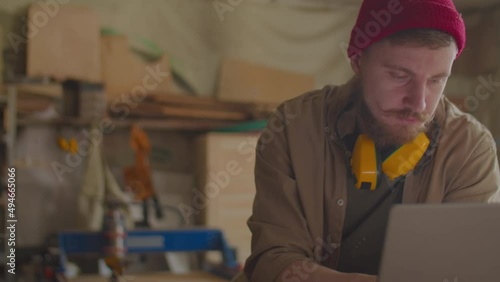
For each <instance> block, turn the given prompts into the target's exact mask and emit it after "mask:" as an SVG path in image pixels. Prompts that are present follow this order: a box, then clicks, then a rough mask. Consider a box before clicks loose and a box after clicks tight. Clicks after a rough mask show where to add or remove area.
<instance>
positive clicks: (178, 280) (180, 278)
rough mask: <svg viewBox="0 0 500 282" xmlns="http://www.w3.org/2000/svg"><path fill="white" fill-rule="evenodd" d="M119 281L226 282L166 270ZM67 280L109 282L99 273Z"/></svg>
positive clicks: (71, 281)
mask: <svg viewBox="0 0 500 282" xmlns="http://www.w3.org/2000/svg"><path fill="white" fill-rule="evenodd" d="M119 281H120V282H174V281H175V282H227V280H224V279H222V278H219V277H217V276H214V275H211V274H208V273H203V272H196V273H190V274H172V273H168V272H155V273H145V274H137V275H125V276H123V277H122V278H120V280H119ZM69 282H109V279H108V278H106V277H102V276H99V275H84V276H80V277H77V278H74V279H70V280H69Z"/></svg>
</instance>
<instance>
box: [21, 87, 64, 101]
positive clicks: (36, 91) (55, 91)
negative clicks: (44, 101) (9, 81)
mask: <svg viewBox="0 0 500 282" xmlns="http://www.w3.org/2000/svg"><path fill="white" fill-rule="evenodd" d="M16 87H17V91H18V95H23V94H30V95H37V96H42V97H46V98H52V99H62V94H63V89H62V85H61V84H55V83H52V84H27V83H24V84H18V85H16Z"/></svg>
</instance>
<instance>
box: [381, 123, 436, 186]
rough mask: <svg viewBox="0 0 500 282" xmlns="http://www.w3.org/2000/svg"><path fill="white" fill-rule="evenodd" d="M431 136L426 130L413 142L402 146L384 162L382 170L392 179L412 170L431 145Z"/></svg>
mask: <svg viewBox="0 0 500 282" xmlns="http://www.w3.org/2000/svg"><path fill="white" fill-rule="evenodd" d="M429 143H430V141H429V138H427V135H425V133H424V132H422V133H420V134H419V135H418V136H417V137H416V138H415V139H414V140H413V141H412V142H410V143H408V144H405V145H403V146H401V147H400V148H399V149H397V150H396V151H395V152H394V153H392V154H391V155H390V156H389V157H388V158H387V159H385V160H384V162H383V163H382V171H383V172H384V174H385V175H387V177H389V179H390V180H394V179H396V178H398V177H400V176H403V175H406V174H407V173H408V172H410V171H412V170H413V169H414V168H415V166H416V165H417V163H418V162H419V161H420V159H421V158H422V157H423V155H424V153H425V151H426V150H427V148H428V147H429Z"/></svg>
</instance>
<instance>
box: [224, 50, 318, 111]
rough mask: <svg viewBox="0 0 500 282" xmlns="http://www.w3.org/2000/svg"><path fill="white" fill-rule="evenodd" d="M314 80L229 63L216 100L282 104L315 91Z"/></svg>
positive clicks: (225, 62) (248, 64)
mask: <svg viewBox="0 0 500 282" xmlns="http://www.w3.org/2000/svg"><path fill="white" fill-rule="evenodd" d="M314 83H315V81H314V77H312V76H309V75H306V74H299V73H295V72H290V71H286V70H281V69H277V68H272V67H268V66H263V65H258V64H253V63H249V62H245V61H241V60H236V59H226V60H224V63H223V65H222V69H221V72H220V77H219V86H218V94H217V97H218V98H219V99H220V100H223V101H240V102H260V103H275V104H276V103H281V102H283V101H284V100H287V99H290V98H293V97H295V96H298V95H300V94H303V93H305V92H307V91H311V90H313V89H314Z"/></svg>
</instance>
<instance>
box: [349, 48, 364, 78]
mask: <svg viewBox="0 0 500 282" xmlns="http://www.w3.org/2000/svg"><path fill="white" fill-rule="evenodd" d="M361 56H362V52H359V53H356V54H354V55H353V56H352V57H351V68H352V70H353V71H354V73H355V74H359V73H360V72H361Z"/></svg>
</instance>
